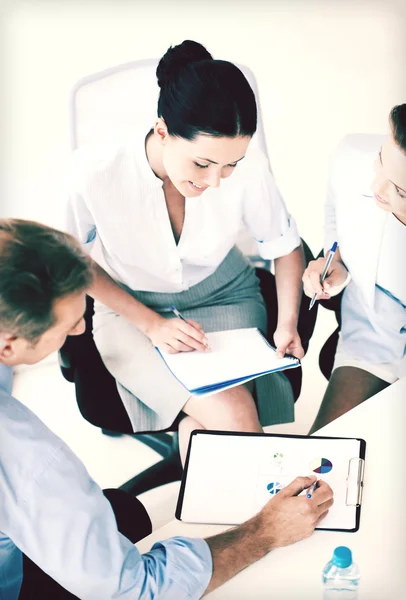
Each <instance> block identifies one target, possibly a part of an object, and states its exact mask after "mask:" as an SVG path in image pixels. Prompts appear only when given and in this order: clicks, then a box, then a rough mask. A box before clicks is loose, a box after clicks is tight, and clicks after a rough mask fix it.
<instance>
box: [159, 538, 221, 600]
mask: <svg viewBox="0 0 406 600" xmlns="http://www.w3.org/2000/svg"><path fill="white" fill-rule="evenodd" d="M154 549H164V550H165V553H166V563H167V567H168V574H169V573H170V578H171V581H172V584H171V586H170V588H169V589H170V592H169V595H166V596H165V599H168V600H183V599H185V600H186V599H187V600H198V599H199V598H201V597H202V596H203V594H204V592H205V590H206V588H207V586H208V585H209V583H210V580H211V576H212V573H213V559H212V556H211V552H210V548H209V546H208V544H207V542H206V541H205V540H204V539H202V538H182V537H174V538H170V539H168V540H165V541H164V542H158V543H156V544H154V546H153V548H152V550H154Z"/></svg>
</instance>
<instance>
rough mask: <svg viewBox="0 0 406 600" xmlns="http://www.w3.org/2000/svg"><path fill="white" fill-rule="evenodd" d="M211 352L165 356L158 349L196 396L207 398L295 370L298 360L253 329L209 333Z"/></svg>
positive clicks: (180, 353) (207, 335)
mask: <svg viewBox="0 0 406 600" xmlns="http://www.w3.org/2000/svg"><path fill="white" fill-rule="evenodd" d="M206 337H207V339H208V342H209V346H210V352H197V351H195V352H179V353H178V354H166V353H164V352H161V351H160V350H158V352H159V353H160V354H161V356H162V358H163V360H164V361H165V362H166V364H167V366H168V368H169V369H170V370H171V371H172V373H173V374H174V375H175V377H176V378H177V379H178V380H179V381H180V383H181V384H182V385H184V386H185V388H186V389H187V390H189V392H190V393H191V394H193V395H199V396H202V395H207V394H212V393H213V392H217V391H219V390H225V389H227V388H230V387H233V386H236V385H240V384H241V383H244V382H246V381H249V380H250V379H255V378H256V377H261V376H262V375H266V374H267V373H273V372H275V371H283V370H285V369H292V368H294V367H298V366H299V365H300V361H299V359H297V358H295V357H294V356H290V355H286V356H285V357H284V358H281V359H278V358H276V351H275V348H273V347H272V346H271V345H270V344H269V343H268V342H267V341H266V339H265V338H264V336H263V335H262V333H261V332H260V331H259V330H258V329H256V328H255V327H254V328H249V329H231V330H228V331H215V332H213V333H207V334H206Z"/></svg>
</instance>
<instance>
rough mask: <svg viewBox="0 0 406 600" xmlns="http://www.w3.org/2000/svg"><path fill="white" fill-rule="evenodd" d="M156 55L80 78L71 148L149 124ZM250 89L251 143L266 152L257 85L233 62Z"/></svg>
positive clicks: (73, 100) (154, 99) (153, 108)
mask: <svg viewBox="0 0 406 600" xmlns="http://www.w3.org/2000/svg"><path fill="white" fill-rule="evenodd" d="M158 62H159V61H158V60H157V59H148V60H138V61H133V62H129V63H125V64H122V65H117V66H116V67H112V68H111V69H106V70H104V71H100V72H99V73H95V74H93V75H89V76H87V77H84V78H83V79H81V80H80V81H79V82H78V83H77V84H76V86H75V87H74V89H73V92H72V97H71V138H72V149H73V150H75V149H76V148H78V147H79V146H82V144H85V143H87V142H92V141H96V140H97V139H102V138H106V137H108V136H109V135H120V134H125V133H128V132H129V131H131V130H132V129H139V127H140V125H143V124H145V127H146V128H147V127H149V125H151V127H152V124H153V122H154V119H155V118H156V115H157V102H158V93H159V87H158V83H157V79H156V75H155V71H156V67H157V65H158ZM237 66H238V67H239V68H240V69H241V71H242V72H243V73H244V75H245V77H246V78H247V79H248V81H249V83H250V85H251V87H252V89H253V90H254V93H255V97H256V100H257V106H258V128H257V132H256V134H255V136H254V138H253V140H252V142H251V144H257V145H259V147H260V148H261V149H262V151H263V152H265V154H266V155H267V156H268V152H267V147H266V142H265V134H264V128H263V125H262V119H261V112H260V104H259V98H258V88H257V84H256V81H255V77H254V75H253V73H252V71H250V70H249V69H248V68H247V67H245V66H243V65H237Z"/></svg>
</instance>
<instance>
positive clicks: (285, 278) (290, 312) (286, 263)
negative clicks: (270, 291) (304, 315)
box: [275, 245, 305, 327]
mask: <svg viewBox="0 0 406 600" xmlns="http://www.w3.org/2000/svg"><path fill="white" fill-rule="evenodd" d="M304 269H305V258H304V252H303V247H302V245H300V246H299V247H298V248H296V249H295V250H293V252H291V253H290V254H288V255H287V256H281V257H280V258H277V259H275V278H276V291H277V297H278V326H280V325H292V326H294V327H296V326H297V320H298V316H299V308H300V301H301V298H302V275H303V272H304Z"/></svg>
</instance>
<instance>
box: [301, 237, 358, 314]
mask: <svg viewBox="0 0 406 600" xmlns="http://www.w3.org/2000/svg"><path fill="white" fill-rule="evenodd" d="M334 257H335V260H334V262H333V259H334ZM349 279H350V277H349V274H348V271H347V269H346V268H345V266H344V264H343V262H342V261H341V255H340V251H339V248H338V244H337V242H334V244H333V246H332V248H331V250H330V252H329V254H328V257H327V260H326V259H325V258H324V257H320V258H318V259H317V260H312V261H310V263H309V264H308V266H307V269H306V270H305V272H304V274H303V277H302V280H303V289H304V292H305V294H306V296H309V298H311V299H312V300H311V302H310V306H309V310H311V309H312V308H313V306H314V303H315V301H316V300H328V299H329V298H330V297H331V296H334V295H335V294H338V293H340V291H341V290H342V289H343V288H344V287H345V286H346V285H347V283H348V282H349Z"/></svg>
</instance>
